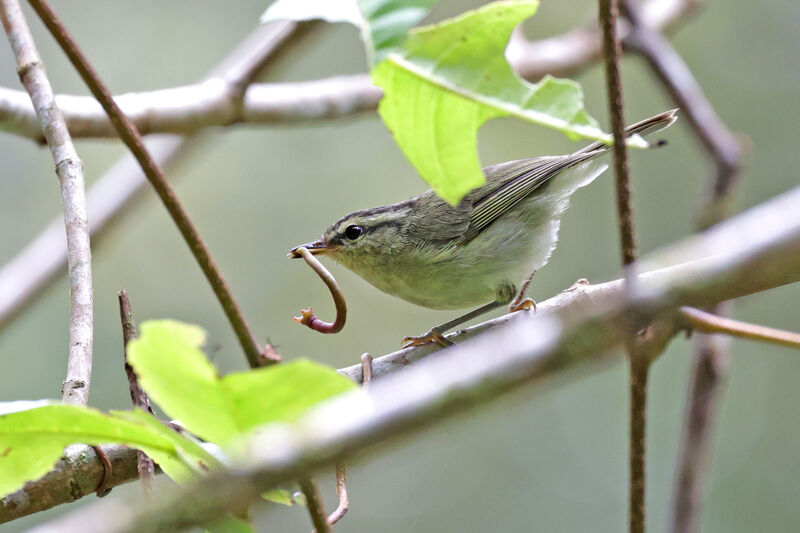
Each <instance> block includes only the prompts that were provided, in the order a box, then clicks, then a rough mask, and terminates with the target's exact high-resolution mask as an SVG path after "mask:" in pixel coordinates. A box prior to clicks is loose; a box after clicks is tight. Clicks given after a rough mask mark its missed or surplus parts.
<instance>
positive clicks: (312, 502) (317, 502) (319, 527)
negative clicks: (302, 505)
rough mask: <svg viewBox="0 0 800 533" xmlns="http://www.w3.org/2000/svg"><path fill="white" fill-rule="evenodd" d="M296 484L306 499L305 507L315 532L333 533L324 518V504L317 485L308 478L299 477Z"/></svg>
mask: <svg viewBox="0 0 800 533" xmlns="http://www.w3.org/2000/svg"><path fill="white" fill-rule="evenodd" d="M298 483H299V484H300V490H301V491H303V495H304V496H305V497H306V505H307V506H308V512H309V514H310V515H311V521H312V522H313V523H314V528H315V531H317V532H319V533H330V532H331V531H333V530H332V529H331V527H330V526H329V525H328V521H327V519H326V517H325V504H323V503H322V497H320V495H319V489H317V485H316V484H315V483H314V482H313V481H312V480H311V478H308V477H301V478H300V481H298Z"/></svg>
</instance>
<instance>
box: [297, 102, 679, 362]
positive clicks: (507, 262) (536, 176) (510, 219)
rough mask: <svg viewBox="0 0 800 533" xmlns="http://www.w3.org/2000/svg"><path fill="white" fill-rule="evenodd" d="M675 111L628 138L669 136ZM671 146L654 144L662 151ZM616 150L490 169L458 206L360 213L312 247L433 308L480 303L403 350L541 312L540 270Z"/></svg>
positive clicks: (406, 342)
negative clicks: (494, 313) (575, 203)
mask: <svg viewBox="0 0 800 533" xmlns="http://www.w3.org/2000/svg"><path fill="white" fill-rule="evenodd" d="M677 111H678V110H677V109H672V110H669V111H666V112H663V113H660V114H658V115H655V116H653V117H650V118H647V119H645V120H642V121H641V122H637V123H636V124H633V125H631V126H629V127H628V128H626V130H625V136H626V137H630V136H633V135H645V134H651V133H655V132H657V131H661V130H663V129H665V128H667V127H669V126H670V125H671V124H672V123H673V122H675V120H677ZM662 144H664V141H658V142H655V143H649V146H650V147H656V146H661V145H662ZM610 148H611V146H610V145H608V144H605V143H604V142H601V141H596V142H593V143H591V144H589V145H588V146H586V147H584V148H582V149H580V150H578V151H576V152H573V153H571V154H566V155H557V156H544V157H534V158H528V159H520V160H515V161H509V162H506V163H500V164H496V165H492V166H488V167H486V168H484V169H483V173H484V175H485V177H486V183H485V184H484V185H482V186H481V187H478V188H476V189H474V190H472V191H471V192H469V193H468V194H467V195H466V196H465V197H464V198H463V199H462V200H461V201H460V202H459V203H458V205H455V206H453V205H451V204H449V203H447V202H446V201H445V200H443V199H442V198H441V197H439V196H438V195H437V194H436V193H435V192H434V191H432V190H428V191H426V192H424V193H422V194H420V195H418V196H415V197H413V198H410V199H408V200H405V201H402V202H399V203H395V204H390V205H384V206H380V207H374V208H371V209H363V210H360V211H355V212H353V213H350V214H348V215H345V216H343V217H341V218H340V219H339V220H337V221H336V222H334V223H333V224H331V225H330V226H329V227H328V229H327V230H325V232H324V233H323V234H322V235H321V236H320V238H319V239H317V240H315V241H312V242H308V243H306V244H303V245H301V246H296V247H294V248H292V249H291V250H290V251H289V254H288V255H289V257H292V258H294V257H300V253H299V252H298V250H299V249H300V248H301V247H304V248H306V249H307V250H308V251H309V252H310V253H312V254H314V255H324V256H326V257H329V258H330V259H333V260H334V261H336V262H337V263H339V264H341V265H343V266H344V267H346V268H348V269H349V270H351V271H353V272H355V273H356V274H358V275H359V276H361V277H362V278H363V279H365V280H366V281H367V282H369V283H370V284H372V285H373V286H375V287H376V288H378V289H379V290H381V291H383V292H385V293H388V294H391V295H393V296H396V297H399V298H401V299H403V300H405V301H407V302H411V303H413V304H416V305H420V306H423V307H428V308H431V309H464V308H468V307H474V306H479V307H477V308H476V309H474V310H473V311H470V312H469V313H466V314H464V315H462V316H459V317H457V318H455V319H454V320H450V321H448V322H445V323H444V324H440V325H437V326H435V327H433V328H431V329H430V331H428V332H427V333H426V334H424V335H421V336H418V337H405V338H404V339H403V346H404V347H410V346H417V345H421V344H426V343H430V342H436V343H439V344H441V345H444V346H447V345H450V344H452V342H451V341H449V340H448V339H446V338H445V337H444V333H445V332H446V331H448V330H450V329H452V328H454V327H456V326H458V325H460V324H462V323H464V322H466V321H468V320H471V319H473V318H476V317H478V316H480V315H482V314H484V313H487V312H489V311H491V310H493V309H496V308H498V307H501V306H504V305H509V304H510V306H509V310H510V311H512V312H514V311H520V310H523V309H532V308H534V309H535V305H536V304H535V302H534V301H533V300H531V299H530V298H526V297H525V294H526V290H527V288H528V285H529V284H530V281H531V279H532V277H533V274H535V273H536V271H537V270H539V269H541V268H542V267H543V266H544V265H545V264H547V262H548V260H549V259H550V256H551V255H552V253H553V250H554V249H555V247H556V244H557V241H558V230H559V225H560V219H561V216H562V214H563V213H564V211H565V210H566V209H567V207H568V206H569V203H570V197H571V196H572V194H573V193H574V192H575V191H577V190H578V189H580V188H581V187H585V186H586V185H589V184H590V183H591V182H592V181H594V180H595V178H597V177H598V176H599V175H600V174H602V173H603V172H604V171H605V170H606V169H607V167H608V165H607V164H605V163H601V162H599V161H598V160H597V159H598V158H599V157H600V156H602V155H603V154H605V153H606V152H607V151H608V150H609V149H610Z"/></svg>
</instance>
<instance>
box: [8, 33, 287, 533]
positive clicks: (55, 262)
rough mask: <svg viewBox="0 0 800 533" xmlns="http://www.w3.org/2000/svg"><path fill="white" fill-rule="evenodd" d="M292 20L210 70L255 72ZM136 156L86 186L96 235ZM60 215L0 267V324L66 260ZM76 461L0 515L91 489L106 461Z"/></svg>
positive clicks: (122, 472)
mask: <svg viewBox="0 0 800 533" xmlns="http://www.w3.org/2000/svg"><path fill="white" fill-rule="evenodd" d="M295 26H296V25H295V24H294V23H291V22H286V23H282V22H279V23H274V24H271V25H269V26H260V27H258V28H257V29H256V30H254V31H253V32H252V33H251V34H250V35H248V36H247V37H245V39H243V41H242V42H241V43H240V44H239V45H238V46H237V47H236V48H235V49H234V50H232V51H231V52H230V53H229V54H228V55H227V56H226V57H225V58H224V59H223V60H222V62H221V63H220V64H219V65H218V66H216V67H215V68H214V69H213V70H212V72H211V73H210V74H209V76H217V77H221V78H223V79H225V80H227V82H228V83H229V84H230V87H231V90H232V91H233V90H239V89H240V88H241V84H242V83H246V81H247V80H249V79H252V77H253V76H255V75H256V74H257V73H258V72H260V71H261V70H263V68H264V67H265V66H266V65H267V64H268V59H269V58H272V57H274V52H275V51H276V49H277V48H278V47H280V46H281V45H282V44H284V43H286V42H287V40H288V38H289V37H290V36H293V35H297V32H295ZM201 139H202V137H197V136H196V137H190V138H183V139H177V138H175V139H158V140H153V141H148V147H150V149H151V153H153V155H154V156H155V157H156V158H157V159H158V160H159V161H161V162H162V164H163V163H164V162H173V163H174V162H176V160H177V159H178V157H179V156H180V155H182V154H184V153H185V152H186V150H187V149H188V148H190V147H191V146H192V145H196V144H199V141H200V140H201ZM146 183H147V182H146V181H145V178H144V176H143V175H142V174H141V170H140V169H139V167H138V165H136V163H135V161H134V160H132V158H131V157H130V156H125V157H124V158H122V159H121V160H120V161H119V162H118V163H117V164H115V165H114V166H113V167H111V168H110V169H109V170H108V172H107V173H106V174H105V175H103V176H102V177H100V178H99V180H98V181H97V182H96V183H95V185H94V186H93V187H91V188H90V190H89V193H88V203H89V229H90V232H91V233H92V237H93V243H94V244H95V245H96V244H97V242H98V239H97V238H95V237H97V236H100V235H102V234H103V231H104V230H105V229H106V228H107V227H109V225H110V223H111V222H112V221H113V220H115V218H116V217H117V216H119V215H120V213H121V212H122V210H123V208H124V207H126V206H130V205H131V201H132V199H133V198H134V196H135V193H136V192H137V191H139V190H140V189H141V188H142V187H143V186H144V185H146ZM63 226H64V223H63V222H62V221H60V220H58V219H56V220H54V221H53V222H52V223H51V224H50V225H49V226H48V227H47V229H46V230H45V231H44V232H42V233H41V234H40V235H39V236H38V237H37V238H36V239H35V240H34V241H33V242H32V243H31V244H30V245H29V246H28V247H27V248H26V249H25V251H24V252H23V253H22V254H20V255H19V256H18V257H17V258H16V259H15V260H13V261H12V262H10V263H9V264H7V265H6V266H5V267H3V269H2V270H0V329H2V327H3V326H4V325H5V324H7V323H8V322H9V321H10V320H11V318H12V317H13V316H16V314H17V313H19V312H20V311H21V310H22V309H23V308H24V307H25V306H26V305H29V304H30V303H31V302H32V301H33V298H34V297H35V296H36V295H38V294H41V292H42V291H43V290H44V288H45V287H47V286H49V284H50V282H52V281H53V280H54V279H55V278H56V276H57V275H58V274H59V273H61V271H62V269H63V267H64V265H65V263H66V259H67V258H66V251H65V247H64V245H63V241H64V237H63V232H64V228H63ZM71 448H75V449H76V453H75V456H76V457H80V458H82V460H81V461H71V460H67V459H62V460H61V461H59V462H58V463H57V464H56V466H55V467H54V469H53V470H52V471H51V472H50V473H48V474H47V475H46V476H44V477H43V478H41V479H39V480H36V481H32V482H29V483H27V484H26V485H25V487H24V488H22V489H20V490H19V491H17V492H15V493H13V494H10V495H8V496H6V497H5V498H2V499H0V523H1V522H6V521H9V520H14V519H16V518H20V517H22V516H26V515H29V514H32V513H36V512H39V511H44V510H46V509H50V508H51V507H55V506H57V505H61V504H64V503H69V502H72V501H75V500H77V499H79V498H82V497H84V496H87V495H89V494H93V493H94V490H95V489H96V487H97V486H98V484H99V483H100V479H101V478H102V476H103V472H104V468H103V465H102V464H100V462H99V460H98V459H97V457H96V454H95V452H94V450H93V449H92V447H88V446H79V447H71ZM103 449H104V450H105V451H106V454H107V455H108V457H109V459H110V461H111V463H112V465H113V469H112V474H111V479H110V480H109V482H108V483H107V484H106V486H108V487H113V486H116V485H119V484H122V483H126V482H129V481H133V480H134V479H136V478H137V454H136V451H135V450H131V449H129V448H126V447H123V446H103Z"/></svg>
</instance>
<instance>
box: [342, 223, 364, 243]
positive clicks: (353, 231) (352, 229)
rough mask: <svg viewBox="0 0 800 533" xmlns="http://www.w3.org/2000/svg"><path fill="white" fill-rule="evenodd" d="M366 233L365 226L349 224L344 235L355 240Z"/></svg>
mask: <svg viewBox="0 0 800 533" xmlns="http://www.w3.org/2000/svg"><path fill="white" fill-rule="evenodd" d="M363 234H364V228H362V227H361V226H347V229H345V230H344V236H345V237H347V238H348V239H350V240H351V241H354V240H356V239H358V238H359V237H361V235H363Z"/></svg>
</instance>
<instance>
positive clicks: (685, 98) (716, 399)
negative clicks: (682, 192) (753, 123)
mask: <svg viewBox="0 0 800 533" xmlns="http://www.w3.org/2000/svg"><path fill="white" fill-rule="evenodd" d="M622 6H623V9H624V11H625V16H626V18H627V19H628V21H629V22H630V26H631V28H630V31H629V32H628V34H627V35H626V36H625V38H624V43H625V46H626V47H627V48H628V49H630V50H632V51H634V52H636V53H638V54H639V55H641V56H642V58H643V59H644V60H645V61H646V62H647V64H648V65H649V66H650V68H651V69H652V71H653V73H654V74H655V75H656V76H657V77H658V79H659V80H660V81H661V84H662V85H663V86H664V88H665V89H666V90H667V92H668V93H669V95H670V96H671V97H672V99H673V101H675V102H676V103H677V104H678V105H679V106H680V108H681V110H682V112H683V113H684V114H685V115H686V117H687V118H688V120H689V124H690V125H691V126H692V129H693V130H694V132H695V134H696V135H697V138H698V139H699V141H700V143H701V144H702V145H703V146H704V147H705V149H706V152H707V153H708V154H709V156H710V157H711V159H712V161H713V162H714V164H715V166H716V171H715V173H714V177H713V179H711V180H709V182H710V186H709V187H708V189H709V193H708V195H707V199H706V201H705V202H704V205H703V206H702V208H701V209H700V211H699V213H700V215H699V217H698V220H697V227H698V229H701V230H702V229H704V228H708V227H710V226H712V225H714V224H716V223H718V222H720V221H722V220H724V219H725V218H726V217H727V216H728V214H729V212H730V206H731V203H732V198H733V191H734V188H735V185H736V183H737V182H738V181H739V177H740V171H741V155H742V149H741V147H740V146H739V143H738V141H737V140H736V138H735V137H734V135H733V134H732V133H731V132H730V130H729V129H728V128H727V127H726V126H725V124H724V123H723V122H722V120H721V119H720V118H719V116H718V115H717V113H716V111H715V110H714V107H713V106H712V105H711V102H709V100H708V99H707V98H706V96H705V94H704V93H703V90H702V88H701V87H700V85H699V84H698V83H697V81H696V80H695V78H694V76H693V75H692V72H691V70H690V69H689V67H688V65H686V62H685V61H684V60H683V58H681V56H680V54H679V53H678V52H677V51H676V50H675V48H674V47H673V46H672V45H671V44H670V42H669V41H668V40H667V39H666V37H665V36H664V35H663V34H662V33H661V31H660V30H659V28H657V27H655V26H654V25H653V24H652V23H651V22H650V21H649V20H647V17H646V16H645V12H644V10H643V9H641V7H640V5H639V4H638V3H637V2H634V1H632V0H623V3H622ZM729 307H730V305H717V306H716V307H715V309H714V312H715V313H717V314H721V313H723V312H724V308H729ZM728 348H729V343H728V342H726V341H725V340H723V339H718V338H714V337H710V336H707V335H696V336H695V341H694V350H693V352H694V353H693V357H692V378H691V381H690V384H689V389H688V391H687V398H686V408H685V411H684V419H683V429H682V432H681V433H682V435H681V440H680V444H679V451H678V459H677V466H676V474H675V482H674V485H673V496H672V499H673V502H672V506H671V509H672V510H671V513H670V529H669V531H672V532H674V533H694V532H696V531H698V528H699V523H700V512H701V510H702V500H703V492H704V488H705V474H706V471H707V469H708V465H709V463H710V461H711V458H710V454H711V450H712V446H711V440H712V436H713V431H714V427H715V421H716V418H717V414H718V408H719V405H720V404H721V396H722V393H723V391H724V384H725V382H726V379H725V378H726V377H727V371H728V367H729V366H730V352H729V349H728Z"/></svg>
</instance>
